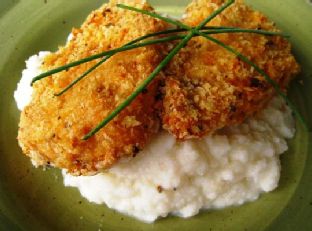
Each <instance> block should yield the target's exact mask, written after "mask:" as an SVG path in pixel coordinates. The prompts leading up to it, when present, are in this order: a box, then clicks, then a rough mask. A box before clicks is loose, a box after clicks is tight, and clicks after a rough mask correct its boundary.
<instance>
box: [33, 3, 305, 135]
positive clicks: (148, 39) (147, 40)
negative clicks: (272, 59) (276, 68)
mask: <svg viewBox="0 0 312 231" xmlns="http://www.w3.org/2000/svg"><path fill="white" fill-rule="evenodd" d="M234 2H235V0H228V1H227V2H226V3H225V4H224V5H222V6H221V7H220V8H219V9H217V10H216V11H214V12H213V13H212V14H211V15H209V16H208V17H207V18H205V19H204V20H203V21H202V22H201V23H200V24H199V25H198V26H196V27H190V26H188V25H185V24H184V23H182V22H180V21H177V20H174V19H171V18H168V17H164V16H161V15H159V14H157V13H154V12H150V11H146V10H142V9H139V8H135V7H131V6H127V5H124V4H117V7H119V8H122V9H125V10H130V11H134V12H137V13H141V14H145V15H148V16H150V17H153V18H157V19H160V20H162V21H165V22H167V23H169V24H172V25H174V26H176V27H177V29H169V30H164V31H160V32H157V33H151V34H147V35H144V36H142V37H139V38H137V39H135V40H133V41H131V42H129V43H127V44H125V45H124V46H122V47H119V48H117V49H113V50H109V51H105V52H101V53H99V54H96V55H92V56H89V57H86V58H83V59H80V60H78V61H75V62H71V63H68V64H66V65H64V66H60V67H58V68H55V69H52V70H50V71H47V72H45V73H42V74H40V75H38V76H36V77H35V78H33V80H32V82H31V85H33V84H34V83H35V82H37V81H39V80H41V79H44V78H47V77H50V76H51V75H53V74H56V73H59V72H62V71H65V70H68V69H69V68H72V67H75V66H78V65H81V64H83V63H87V62H90V61H93V60H97V59H101V60H100V61H99V62H97V63H96V64H95V65H94V66H92V67H91V68H90V69H88V70H87V71H86V72H85V73H83V74H82V75H81V76H79V77H78V78H76V79H75V80H74V81H72V82H71V83H70V84H69V85H68V86H67V87H66V88H64V89H63V90H62V91H61V92H59V93H55V96H61V95H63V94H65V93H66V92H67V91H69V90H70V89H71V88H72V87H74V86H75V85H76V84H77V83H78V82H79V81H81V80H82V79H83V78H85V77H87V76H88V75H89V74H90V73H91V72H93V71H94V70H95V69H97V68H98V67H99V66H100V65H102V64H103V63H104V62H106V61H107V60H108V59H110V58H111V57H112V56H114V55H115V54H117V53H120V52H123V51H127V50H132V49H136V48H139V47H145V46H149V45H154V44H161V43H167V42H172V41H180V42H179V43H178V44H177V45H176V46H175V47H174V48H173V49H172V50H171V51H170V52H169V53H168V55H167V56H166V57H165V58H164V59H163V60H162V61H161V62H160V63H159V65H158V66H157V67H156V68H155V69H154V71H153V72H152V73H151V74H150V75H149V76H148V77H147V78H146V79H145V80H143V81H142V83H140V85H139V86H138V87H137V88H136V89H135V90H134V91H133V92H132V94H131V95H130V96H129V97H128V98H126V99H125V100H124V101H123V102H122V103H121V104H120V105H118V106H117V107H116V108H115V109H114V110H113V111H112V112H111V113H110V114H109V115H108V116H107V117H106V118H105V119H104V120H103V121H101V122H100V123H99V124H98V125H97V126H96V127H95V128H93V129H92V130H91V131H90V132H89V133H88V134H86V135H85V136H84V137H83V138H82V139H83V140H88V139H90V138H91V137H92V136H94V135H95V134H96V133H98V132H99V131H100V130H101V129H102V128H104V127H105V126H106V125H107V124H108V123H109V122H110V121H112V120H113V119H114V118H115V117H116V116H118V114H119V113H120V112H121V111H123V110H124V109H125V108H126V107H127V106H129V105H130V104H131V103H132V102H133V101H134V100H135V99H136V98H137V97H138V96H139V95H140V94H141V93H142V92H143V91H144V89H146V87H147V86H148V85H149V84H150V83H151V82H152V81H153V80H154V79H155V78H156V77H157V75H158V74H159V73H160V72H161V71H162V69H163V68H164V67H166V66H167V64H168V63H169V62H170V61H171V60H172V59H173V57H174V56H175V55H176V54H177V53H178V52H179V51H180V50H181V49H182V48H183V47H184V46H186V45H187V43H188V42H189V41H190V40H191V39H192V38H193V37H197V36H201V37H204V38H206V39H207V40H209V41H211V42H213V43H215V44H217V45H219V46H221V47H222V48H224V49H226V50H227V51H229V52H230V53H233V54H234V55H236V56H237V57H238V58H240V59H241V60H242V61H243V62H245V63H247V64H248V65H250V66H252V67H253V68H254V69H255V70H256V71H257V72H258V73H259V74H261V75H262V76H263V77H264V78H265V80H266V81H267V82H268V83H269V84H271V86H272V87H273V88H274V90H275V91H276V93H277V94H278V95H280V96H281V97H282V98H283V99H284V100H285V101H286V103H287V104H288V105H289V107H290V108H291V109H292V111H293V113H294V114H295V116H296V117H297V118H298V119H299V121H300V122H301V123H302V124H303V125H304V127H305V128H307V124H306V122H305V120H304V118H303V116H302V115H301V114H300V112H299V111H298V110H297V108H296V107H295V105H294V104H293V103H292V102H291V100H290V99H289V98H288V97H287V95H286V94H285V93H284V92H283V91H282V89H281V88H280V86H279V85H278V83H277V82H275V81H274V80H273V79H272V78H270V76H269V75H268V74H266V73H265V71H264V70H262V69H261V68H260V67H259V66H258V65H256V64H255V63H253V62H252V61H251V60H250V59H249V58H247V57H246V56H244V55H243V54H241V53H240V52H238V51H237V50H235V49H234V48H232V47H230V46H228V45H226V44H224V43H223V42H221V41H220V40H218V39H216V38H214V37H212V36H211V35H213V34H221V33H254V34H260V35H266V36H283V37H288V36H286V35H284V34H283V33H279V32H271V31H264V30H253V29H243V28H237V27H222V26H220V27H217V26H206V25H207V23H209V22H210V21H211V20H212V19H214V18H215V17H216V16H218V15H219V14H220V13H222V12H223V11H224V10H225V9H227V8H228V7H229V6H231V5H232V4H233V3H234ZM182 32H184V33H183V34H181V33H182ZM177 33H179V34H177ZM160 35H163V36H164V35H167V36H165V37H162V38H156V39H155V37H157V36H160Z"/></svg>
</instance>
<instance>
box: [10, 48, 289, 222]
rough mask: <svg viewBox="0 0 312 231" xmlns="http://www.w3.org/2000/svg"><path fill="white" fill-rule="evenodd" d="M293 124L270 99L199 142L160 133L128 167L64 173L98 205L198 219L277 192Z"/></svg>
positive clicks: (33, 70) (25, 81)
mask: <svg viewBox="0 0 312 231" xmlns="http://www.w3.org/2000/svg"><path fill="white" fill-rule="evenodd" d="M46 54H47V53H46V52H41V53H39V55H38V56H33V57H31V58H30V59H29V60H28V61H26V64H27V68H26V70H24V71H23V76H22V79H21V81H20V83H19V84H18V89H17V91H16V92H15V94H14V96H15V99H16V102H17V105H18V107H19V109H21V110H22V109H23V107H24V106H26V105H27V104H28V102H29V100H30V98H31V92H32V89H31V88H30V87H29V83H30V81H31V78H32V77H33V76H35V75H37V74H39V73H40V68H39V67H40V64H41V62H42V59H43V57H44V56H45V55H46ZM294 133H295V124H294V119H293V117H292V115H291V111H290V109H289V108H288V107H287V106H286V104H285V103H284V101H283V100H282V99H280V98H278V97H276V98H274V99H273V100H272V102H271V103H270V104H269V105H268V107H267V108H266V109H265V110H263V111H262V112H261V113H259V114H258V115H257V116H255V118H253V119H249V120H248V121H246V122H245V123H243V124H241V125H239V126H232V127H228V128H226V129H223V130H222V131H220V132H219V133H218V134H215V135H213V136H208V137H206V138H204V139H201V140H190V141H186V142H183V143H180V142H177V141H176V140H175V139H174V138H173V137H172V136H171V135H169V134H168V133H166V132H161V133H159V134H158V135H155V137H154V138H153V139H152V140H151V142H150V144H149V145H147V147H146V148H145V149H144V150H143V151H142V152H141V153H139V155H138V156H137V157H136V158H134V159H133V160H131V161H130V162H127V161H122V162H120V163H119V164H117V165H116V166H115V167H113V168H112V169H110V170H108V171H107V172H105V173H102V174H98V175H96V176H86V177H84V176H81V177H74V176H71V175H69V174H66V172H65V171H63V175H64V184H65V186H71V187H76V188H77V189H78V190H79V191H80V193H81V194H82V196H84V197H85V198H87V199H88V200H89V201H91V202H94V203H97V204H106V205H107V206H108V207H109V208H112V209H115V210H117V211H119V212H121V213H124V214H127V215H130V216H133V217H135V218H137V219H140V220H142V221H145V222H153V221H155V220H156V219H157V218H159V217H165V216H167V215H168V214H173V215H176V216H181V217H190V216H194V215H196V214H197V213H198V212H199V211H200V210H201V209H220V208H224V207H227V206H233V205H234V206H236V205H241V204H243V203H245V202H248V201H254V200H256V199H257V198H258V197H259V195H260V194H261V193H264V192H270V191H272V190H274V189H275V188H276V187H277V186H278V181H279V178H280V170H281V165H280V160H279V155H280V154H282V153H283V152H285V151H286V150H287V148H288V147H287V142H286V139H290V138H292V137H293V136H294Z"/></svg>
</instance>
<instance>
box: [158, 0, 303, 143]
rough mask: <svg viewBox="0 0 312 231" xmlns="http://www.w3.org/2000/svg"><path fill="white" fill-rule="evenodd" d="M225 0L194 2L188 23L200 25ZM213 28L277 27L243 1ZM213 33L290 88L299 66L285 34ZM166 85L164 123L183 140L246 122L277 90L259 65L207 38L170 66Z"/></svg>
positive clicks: (184, 51)
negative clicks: (251, 64) (267, 79)
mask: <svg viewBox="0 0 312 231" xmlns="http://www.w3.org/2000/svg"><path fill="white" fill-rule="evenodd" d="M224 2H225V1H222V0H194V1H193V2H192V3H191V4H190V5H189V6H188V8H187V10H186V15H185V18H184V19H183V22H184V23H185V24H187V25H189V26H193V27H195V26H197V25H198V24H199V23H200V22H201V21H202V20H204V19H205V18H206V17H207V16H208V15H210V14H211V13H212V12H213V11H215V10H217V9H218V8H219V7H220V6H221V5H222V4H224ZM209 25H210V26H232V27H240V28H249V29H263V30H268V31H277V28H276V27H275V26H274V24H273V23H272V22H271V21H269V20H268V19H267V18H266V17H265V16H264V15H263V14H261V13H259V12H257V11H254V10H252V9H251V8H250V7H248V6H246V5H245V4H244V3H243V2H242V1H236V3H235V4H234V5H232V6H231V7H229V8H228V9H226V10H225V11H224V12H223V13H222V14H220V15H218V16H217V17H216V18H215V19H213V20H212V21H211V22H210V23H209ZM213 37H215V38H217V39H219V40H221V41H222V42H224V43H225V44H227V45H230V46H231V47H233V48H235V49H236V50H237V51H239V52H241V53H242V54H244V55H245V56H247V57H248V58H249V59H251V60H252V61H253V62H254V63H256V64H257V65H258V66H259V67H260V68H262V69H263V70H264V71H265V72H266V73H267V74H268V75H269V76H270V77H271V78H272V79H274V80H275V81H276V82H277V83H278V84H279V85H280V87H281V88H282V89H283V90H285V89H286V87H287V86H288V84H289V82H290V81H291V80H292V78H293V77H294V76H295V75H296V74H298V72H299V66H298V64H297V62H296V60H295V58H294V57H293V55H292V54H291V47H290V44H289V43H288V42H287V41H286V40H285V39H284V38H281V37H277V36H274V37H269V36H263V35H256V34H247V33H238V34H222V35H221V34H219V35H214V36H213ZM165 74H166V81H165V86H164V88H163V93H164V99H163V112H162V118H163V119H162V120H163V127H164V128H165V129H166V130H168V131H169V132H171V133H172V134H173V135H175V136H176V137H177V138H178V139H182V140H183V139H189V138H194V137H202V136H204V135H207V134H210V133H212V132H214V131H216V130H217V129H220V128H223V127H224V126H226V125H233V124H237V123H240V122H242V121H243V120H245V119H246V118H247V117H249V116H251V115H253V114H254V113H256V112H257V111H259V110H261V109H262V108H263V107H264V106H265V105H266V104H267V102H268V101H269V100H270V99H271V98H272V96H273V95H274V94H275V91H274V89H273V87H272V86H271V85H270V84H268V83H267V82H266V81H265V79H264V77H263V76H261V75H260V74H259V73H258V72H257V71H255V70H254V68H252V67H250V66H249V65H247V64H246V63H244V62H243V61H241V60H240V59H239V58H238V57H237V56H235V55H233V54H231V53H229V52H228V51H227V50H225V49H224V48H222V47H220V46H218V45H216V44H214V43H212V42H210V41H208V40H207V39H205V38H200V37H197V38H193V39H192V40H191V41H190V42H189V44H188V45H187V46H186V47H185V48H184V49H182V50H181V51H180V53H179V54H178V55H177V56H175V57H174V59H173V61H172V62H171V64H170V65H169V66H168V67H167V69H166V71H165Z"/></svg>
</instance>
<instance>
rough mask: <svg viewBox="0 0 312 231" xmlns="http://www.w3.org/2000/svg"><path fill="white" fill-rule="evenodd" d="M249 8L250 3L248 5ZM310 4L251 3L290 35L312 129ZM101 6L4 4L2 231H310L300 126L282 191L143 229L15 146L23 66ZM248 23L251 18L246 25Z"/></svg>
mask: <svg viewBox="0 0 312 231" xmlns="http://www.w3.org/2000/svg"><path fill="white" fill-rule="evenodd" d="M246 1H247V0H246ZM150 2H151V3H152V4H153V5H154V6H156V8H157V9H159V10H162V11H166V12H170V13H173V14H178V13H179V12H182V9H183V7H184V6H185V5H186V4H187V3H188V0H182V1H176V0H159V1H157V0H153V1H150ZM308 2H309V1H308V0H249V1H247V3H248V4H250V5H252V6H253V7H254V8H256V9H258V10H261V11H263V12H265V13H266V14H267V15H268V16H269V17H270V18H271V19H273V20H274V21H275V22H276V23H277V25H278V26H279V27H280V28H282V29H283V30H284V31H285V32H286V33H288V34H290V35H291V42H292V43H293V47H294V53H295V55H296V57H297V59H298V61H299V62H300V64H301V65H302V74H301V76H300V78H301V79H303V80H304V81H303V85H301V84H296V83H294V84H293V86H292V90H291V97H292V99H293V100H294V101H295V102H296V104H297V105H298V107H299V108H300V110H301V111H302V113H303V114H304V115H305V117H306V118H307V120H308V122H309V124H310V125H311V124H312V123H311V117H312V97H311V96H312V94H311V90H312V63H311V60H312V42H311V41H312V5H311V4H310V3H308ZM102 3H103V1H101V0H88V1H87V0H0V230H10V231H11V230H12V231H14V230H27V231H29V230H31V231H36V230H40V231H44V230H54V231H56V230H76V231H80V230H94V231H98V230H118V231H121V230H133V231H134V230H135V231H140V230H142V231H152V230H157V231H158V230H160V231H162V230H163V231H165V230H179V231H184V230H192V231H193V230H194V231H196V230H201V231H204V230H208V231H223V230H224V231H226V230H228V231H247V230H248V231H249V230H251V231H260V230H272V231H273V230H274V231H276V230H283V231H292V230H300V231H308V230H312V219H311V218H312V182H311V179H312V144H311V134H310V133H309V132H306V131H304V129H303V128H302V127H301V126H300V124H298V131H297V135H296V137H295V138H294V139H293V140H291V141H290V142H289V144H290V149H289V151H288V152H287V153H285V154H284V155H283V156H282V166H283V168H282V177H281V182H280V186H279V188H278V189H277V190H276V191H274V192H272V193H269V194H266V195H263V196H261V198H260V199H259V200H258V201H256V202H254V203H248V204H246V205H243V206H241V207H235V208H227V209H224V210H220V211H205V212H201V213H200V214H199V215H198V216H195V217H194V218H191V219H181V218H176V217H169V218H166V219H162V220H160V221H157V222H156V223H154V224H144V223H141V222H139V221H136V220H134V219H132V218H129V217H126V216H124V215H121V214H119V213H116V212H115V211H113V210H109V209H108V208H106V207H105V206H99V205H94V204H91V203H88V202H87V201H86V200H84V199H83V198H82V197H81V196H80V194H79V192H78V191H77V190H76V189H73V188H65V187H64V186H63V183H62V176H61V174H60V171H59V170H55V169H49V170H46V171H43V170H42V169H35V168H33V167H32V165H31V164H30V161H29V159H28V158H26V157H24V156H23V155H22V153H21V150H20V148H19V147H18V145H17V142H16V135H17V124H18V121H19V111H18V110H17V108H16V105H15V102H14V99H13V91H14V89H15V88H16V84H17V82H18V81H19V78H20V76H21V71H22V70H23V68H24V67H25V64H24V60H25V59H27V58H28V57H29V56H30V55H33V54H36V53H37V52H38V51H41V50H56V49H57V46H58V45H59V44H63V43H64V42H65V40H66V37H67V35H68V33H69V31H70V29H71V27H73V26H79V25H80V23H81V22H82V21H83V20H84V19H85V17H86V16H87V15H88V13H89V12H90V11H91V10H92V9H95V8H97V7H98V6H100V5H101V4H102ZM246 20H248V19H246Z"/></svg>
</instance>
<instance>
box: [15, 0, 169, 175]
mask: <svg viewBox="0 0 312 231" xmlns="http://www.w3.org/2000/svg"><path fill="white" fill-rule="evenodd" d="M116 3H124V4H128V5H131V6H135V7H139V8H142V9H145V10H150V11H152V10H153V9H152V8H151V6H149V5H148V4H147V3H144V1H141V0H132V1H131V0H124V1H111V2H110V3H108V4H105V5H104V6H102V7H101V8H100V9H98V10H96V11H94V12H92V13H91V15H89V16H88V18H87V19H86V21H85V22H84V24H83V25H82V26H81V28H79V29H73V31H72V38H71V40H70V41H69V42H68V43H67V44H66V45H65V46H64V47H60V48H59V50H58V51H57V52H55V53H53V54H51V55H49V56H48V57H46V58H45V61H44V63H43V65H42V69H43V71H46V70H50V69H53V68H56V67H59V66H62V65H64V64H67V63H69V62H72V61H76V60H79V59H81V58H84V57H87V56H90V55H93V54H96V53H100V52H103V51H106V50H111V49H114V48H118V47H121V46H122V45H124V44H126V43H128V42H130V41H132V40H133V39H136V38H138V37H140V36H143V35H145V34H148V33H154V32H157V31H161V30H164V29H165V28H166V25H165V24H164V23H162V22H160V21H159V20H156V19H153V18H151V17H149V16H145V15H142V14H139V13H134V12H132V11H127V10H123V9H120V8H118V7H117V6H116ZM159 50H160V49H159V47H158V46H156V45H155V46H148V47H143V48H138V49H135V50H131V51H127V52H122V53H120V54H117V55H115V56H113V57H112V58H111V59H109V61H107V62H106V63H104V64H103V65H102V66H100V67H99V68H98V69H96V70H95V71H94V72H92V74H90V75H89V76H88V77H86V78H85V79H83V80H82V81H81V82H79V83H78V84H77V85H76V86H74V87H73V88H72V89H70V90H69V91H68V92H67V93H65V94H64V95H62V96H60V97H55V96H54V94H55V93H58V92H60V91H61V90H62V89H64V88H65V87H66V86H67V85H68V84H69V83H71V82H72V81H73V80H74V79H75V78H77V77H78V76H80V75H81V74H82V73H84V72H85V71H87V70H88V69H89V68H90V67H91V66H93V65H94V64H95V63H96V62H98V61H99V60H97V61H94V62H90V63H87V64H83V65H80V66H78V67H75V68H71V69H69V70H67V71H64V72H61V73H59V74H56V75H54V76H53V77H52V76H51V77H48V78H46V79H43V80H41V81H38V82H36V83H35V84H34V86H33V87H34V93H33V96H32V101H31V103H30V104H29V105H28V106H27V107H26V108H25V109H24V110H23V112H22V114H21V120H20V124H19V133H18V141H19V144H20V146H21V147H22V150H23V152H24V153H25V154H26V155H28V156H29V157H30V158H31V159H32V161H33V163H35V164H36V165H38V166H44V165H51V166H55V167H58V168H64V169H67V170H68V172H69V173H71V174H74V175H92V174H95V173H97V172H98V171H101V170H103V169H106V168H108V167H110V166H112V165H113V164H114V163H115V162H117V161H118V160H119V159H120V158H122V157H132V156H135V155H136V154H137V153H138V152H139V150H141V149H142V148H143V147H144V145H145V144H146V142H148V140H149V138H150V137H151V136H152V135H153V134H154V133H156V132H157V131H158V129H159V122H160V121H159V118H158V117H157V113H156V112H155V110H156V109H155V107H154V105H155V103H156V101H157V97H156V96H157V94H158V93H157V91H158V82H159V81H158V80H157V79H156V80H155V81H154V82H153V84H151V85H150V86H149V87H148V88H147V89H146V91H144V93H142V94H141V95H140V96H139V97H138V98H137V99H136V100H135V101H134V102H133V103H132V104H131V105H130V106H128V107H127V108H126V109H125V110H124V111H123V112H122V113H120V114H119V116H118V117H117V118H115V119H114V120H113V121H112V122H110V123H109V124H108V125H107V126H106V127H105V128H104V129H102V130H101V131H100V132H99V133H97V134H96V135H95V136H94V137H92V138H91V139H89V140H87V141H83V140H82V137H83V136H84V135H86V134H87V133H88V132H90V131H91V129H93V128H94V127H95V126H96V125H97V124H98V123H99V122H100V121H102V120H103V119H104V118H105V117H107V116H108V115H109V113H110V112H112V111H113V110H114V109H115V108H116V107H117V106H118V105H119V104H120V103H121V102H123V101H124V100H125V99H126V98H127V97H128V96H129V95H130V94H131V93H132V92H133V91H134V90H135V89H136V88H137V86H138V85H139V84H140V83H141V82H142V80H143V79H145V78H147V77H148V75H149V74H150V73H151V72H152V71H153V70H154V68H155V67H156V66H157V65H158V63H159V62H160V61H161V60H162V58H163V57H162V54H161V53H160V52H159Z"/></svg>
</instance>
